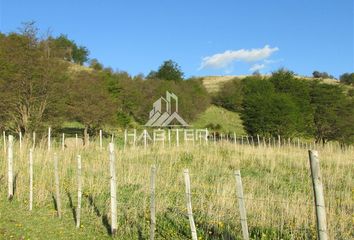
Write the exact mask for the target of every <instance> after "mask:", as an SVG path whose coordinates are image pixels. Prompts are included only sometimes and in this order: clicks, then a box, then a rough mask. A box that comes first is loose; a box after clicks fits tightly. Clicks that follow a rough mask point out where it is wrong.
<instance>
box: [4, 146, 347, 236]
mask: <svg viewBox="0 0 354 240" xmlns="http://www.w3.org/2000/svg"><path fill="white" fill-rule="evenodd" d="M108 142H109V139H105V141H104V144H103V145H104V148H103V149H100V147H99V143H98V141H97V140H96V141H93V142H91V143H90V146H89V147H86V148H65V149H64V150H62V149H61V146H60V143H59V140H58V141H57V143H55V142H54V143H53V147H52V148H51V150H50V151H48V150H47V145H46V143H45V141H42V142H41V143H40V144H38V145H37V146H36V148H35V149H34V153H33V157H34V158H33V159H34V196H33V198H34V199H33V200H34V203H33V204H34V205H33V210H32V211H29V206H28V199H29V163H28V162H29V160H28V153H29V148H30V147H31V146H32V143H31V142H30V141H29V140H28V141H26V140H25V141H24V142H23V144H22V147H21V150H20V149H19V144H18V142H15V144H14V173H15V192H14V197H13V199H12V200H11V201H9V200H8V199H7V160H6V154H5V152H4V153H3V154H1V158H0V159H1V161H0V171H1V172H0V186H1V189H0V239H112V236H111V235H110V228H111V226H110V223H111V219H110V172H109V152H108V148H107V145H108ZM115 146H116V148H115V155H116V174H117V197H118V199H117V203H118V231H117V235H116V236H115V237H114V238H115V239H149V231H150V222H149V221H150V171H151V166H152V165H155V166H156V168H157V172H156V196H155V201H156V232H155V239H191V232H190V227H189V222H188V217H187V208H186V199H185V185H184V178H183V170H184V169H189V173H190V180H191V191H192V197H191V198H192V206H193V214H194V220H195V223H196V229H197V234H198V239H242V232H241V224H240V215H239V209H238V203H237V198H236V184H235V175H234V171H235V170H240V171H241V176H242V182H243V191H244V197H245V202H246V211H247V219H248V227H249V233H250V238H251V239H317V233H316V216H315V208H314V200H313V189H312V182H311V174H310V166H309V159H308V158H309V157H308V151H307V149H306V148H305V147H297V146H296V145H292V144H290V145H287V144H285V145H283V146H281V147H278V146H277V145H275V146H264V145H260V146H252V145H242V146H241V145H240V144H234V143H233V142H229V141H225V140H224V141H218V142H216V143H213V142H209V143H208V144H206V143H205V142H202V143H200V144H199V143H197V142H196V143H195V144H192V143H183V142H182V143H181V144H180V146H179V147H177V146H175V144H172V146H168V145H167V144H165V146H162V145H158V144H156V145H155V146H153V145H149V146H148V147H147V148H146V149H144V147H143V146H126V147H125V148H124V147H123V146H122V144H121V142H119V141H118V140H117V142H116V143H115ZM316 150H318V152H319V158H320V164H321V172H322V177H323V184H324V194H325V202H326V213H327V225H328V234H329V238H330V239H352V238H353V236H354V231H353V228H352V224H353V222H352V217H353V204H352V203H353V191H354V190H353V189H354V185H353V160H354V157H353V156H354V149H353V147H349V148H348V149H345V150H343V149H341V148H340V147H339V146H337V145H336V144H331V145H326V146H325V147H322V146H316ZM54 153H57V155H58V158H59V179H60V192H61V201H62V218H61V219H59V218H58V217H57V212H56V209H55V207H56V205H55V187H54V165H53V155H54ZM78 154H80V155H81V159H82V177H83V198H82V208H81V224H80V228H78V229H76V228H75V221H76V210H77V209H76V206H77V162H76V156H77V155H78Z"/></svg>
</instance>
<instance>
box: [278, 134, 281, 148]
mask: <svg viewBox="0 0 354 240" xmlns="http://www.w3.org/2000/svg"><path fill="white" fill-rule="evenodd" d="M280 145H281V140H280V135H278V148H280Z"/></svg>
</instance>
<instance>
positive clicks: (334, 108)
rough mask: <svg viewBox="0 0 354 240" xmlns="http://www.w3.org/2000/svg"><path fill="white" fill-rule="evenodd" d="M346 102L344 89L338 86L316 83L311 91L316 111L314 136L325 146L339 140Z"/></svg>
mask: <svg viewBox="0 0 354 240" xmlns="http://www.w3.org/2000/svg"><path fill="white" fill-rule="evenodd" d="M345 101H346V97H345V95H344V91H343V89H342V88H341V87H340V86H338V85H330V84H321V83H319V82H314V83H313V84H312V89H311V105H312V107H313V109H314V126H315V132H314V136H315V139H316V141H317V142H322V143H323V144H324V143H326V142H327V141H330V140H336V139H337V138H338V131H337V128H338V125H337V123H338V119H339V116H340V115H339V113H340V111H341V108H342V104H343V103H344V102H345Z"/></svg>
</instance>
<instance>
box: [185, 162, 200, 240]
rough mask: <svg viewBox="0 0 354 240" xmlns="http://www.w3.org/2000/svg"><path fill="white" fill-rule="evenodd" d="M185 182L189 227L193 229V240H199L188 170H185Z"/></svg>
mask: <svg viewBox="0 0 354 240" xmlns="http://www.w3.org/2000/svg"><path fill="white" fill-rule="evenodd" d="M184 181H185V184H186V202H187V211H188V218H189V225H190V227H191V232H192V239H193V240H197V239H198V237H197V230H196V228H195V223H194V218H193V211H192V198H191V186H190V179H189V171H188V169H185V170H184Z"/></svg>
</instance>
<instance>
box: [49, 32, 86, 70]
mask: <svg viewBox="0 0 354 240" xmlns="http://www.w3.org/2000/svg"><path fill="white" fill-rule="evenodd" d="M50 40H51V42H52V44H53V45H54V46H55V48H57V49H61V50H62V51H63V58H64V59H65V60H67V61H70V62H71V61H72V62H74V63H78V64H80V65H82V64H84V63H85V62H87V61H88V55H89V50H88V49H87V48H86V47H84V46H78V45H77V44H76V43H75V42H74V41H73V40H70V39H68V37H67V36H66V35H64V34H61V35H60V36H59V37H57V38H50Z"/></svg>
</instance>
